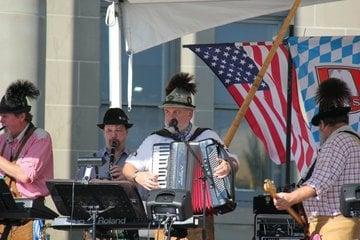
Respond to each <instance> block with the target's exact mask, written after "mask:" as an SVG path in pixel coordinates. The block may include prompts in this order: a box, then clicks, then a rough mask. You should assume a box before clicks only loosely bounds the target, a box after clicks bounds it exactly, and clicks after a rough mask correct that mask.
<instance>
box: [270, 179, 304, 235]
mask: <svg viewBox="0 0 360 240" xmlns="http://www.w3.org/2000/svg"><path fill="white" fill-rule="evenodd" d="M264 191H265V192H267V193H268V194H270V196H271V198H272V199H274V198H275V194H276V186H275V184H274V182H273V181H272V180H270V179H265V180H264ZM286 211H287V212H288V213H289V214H290V216H291V217H292V218H293V219H294V220H295V221H296V223H297V224H299V225H300V226H302V227H303V228H304V232H305V236H306V239H309V233H308V224H307V222H306V221H305V219H304V218H303V217H301V216H300V214H299V213H297V212H296V211H295V210H294V209H293V208H291V207H289V208H288V209H286Z"/></svg>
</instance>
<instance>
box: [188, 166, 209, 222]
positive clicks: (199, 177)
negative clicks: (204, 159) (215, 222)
mask: <svg viewBox="0 0 360 240" xmlns="http://www.w3.org/2000/svg"><path fill="white" fill-rule="evenodd" d="M203 178H204V174H203V170H202V168H201V167H200V164H199V162H195V166H194V176H193V186H192V187H193V189H192V195H191V198H192V207H193V213H194V214H202V213H203V208H204V200H203V196H204V194H203V191H204V189H203ZM205 186H206V187H205V200H206V203H205V206H206V214H211V215H212V214H213V213H214V212H213V209H212V205H211V197H210V193H209V184H208V183H207V181H205Z"/></svg>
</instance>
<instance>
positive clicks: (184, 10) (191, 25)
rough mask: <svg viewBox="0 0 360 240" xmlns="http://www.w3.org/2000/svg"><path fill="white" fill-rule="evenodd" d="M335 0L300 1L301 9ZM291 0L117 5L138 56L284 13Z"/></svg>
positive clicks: (150, 0)
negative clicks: (211, 30) (188, 36)
mask: <svg viewBox="0 0 360 240" xmlns="http://www.w3.org/2000/svg"><path fill="white" fill-rule="evenodd" d="M331 1H336V0H302V6H308V5H313V4H320V3H325V2H331ZM292 4H293V0H236V1H234V0H233V1H229V0H128V1H125V2H122V3H120V7H121V13H122V17H121V18H122V19H121V21H122V32H123V33H124V34H125V39H126V43H127V46H128V51H130V52H131V53H137V52H140V51H143V50H145V49H148V48H151V47H154V46H156V45H159V44H162V43H164V42H167V41H170V40H173V39H176V38H178V37H181V36H184V35H186V34H190V33H194V32H198V31H202V30H205V29H209V28H213V27H216V26H221V25H224V24H227V23H231V22H235V21H241V20H244V19H249V18H253V17H257V16H262V15H268V14H272V13H276V12H281V11H286V10H288V9H290V8H291V6H292Z"/></svg>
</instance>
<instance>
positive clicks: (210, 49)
mask: <svg viewBox="0 0 360 240" xmlns="http://www.w3.org/2000/svg"><path fill="white" fill-rule="evenodd" d="M184 47H187V48H189V49H190V50H192V51H193V52H194V53H195V54H196V55H197V56H199V57H200V58H201V59H202V60H203V61H204V62H205V63H206V64H207V65H208V66H209V67H210V69H211V70H212V71H213V72H214V73H215V75H216V76H217V77H218V78H219V79H220V80H221V82H222V83H223V85H224V86H225V88H226V89H227V90H228V92H229V93H230V94H231V96H232V97H233V99H234V100H235V102H236V103H237V104H238V105H239V106H241V105H242V103H243V102H244V99H245V97H246V96H247V93H248V92H249V90H250V88H251V85H252V83H253V82H254V80H255V77H256V75H257V74H258V72H259V69H260V67H261V66H262V64H263V61H264V60H265V58H266V56H267V54H268V53H269V51H270V49H271V45H269V44H268V43H264V42H262V43H229V44H198V45H186V46H184ZM287 79H288V51H287V49H286V48H285V46H283V45H281V46H280V48H279V50H278V51H277V53H276V54H275V57H274V59H273V60H272V62H271V64H270V66H269V68H268V70H267V72H266V74H265V76H264V78H263V81H262V82H261V84H260V86H259V88H258V90H257V92H256V94H255V97H254V99H253V101H252V102H251V103H250V106H249V109H248V110H247V112H246V114H245V118H246V120H247V122H248V124H249V126H250V128H251V129H252V131H253V132H254V134H255V135H256V136H257V137H258V138H259V139H260V140H261V141H262V143H263V144H264V146H265V148H266V150H267V152H268V154H269V156H270V158H271V160H272V161H274V162H275V163H277V164H281V163H284V162H285V159H286V113H287V103H286V102H287V101H286V89H285V87H284V83H286V82H287ZM293 87H294V88H296V82H295V83H294V84H293ZM295 92H296V91H295ZM291 124H292V126H291V160H294V161H296V163H297V167H298V170H299V171H300V172H301V173H302V172H303V171H306V169H307V168H308V166H310V165H311V162H312V161H313V159H314V156H315V150H314V149H313V145H314V144H313V140H312V137H311V133H310V130H309V128H308V126H307V125H306V123H305V121H304V119H303V117H302V115H301V111H300V106H299V103H298V98H297V97H296V94H295V95H294V97H293V101H292V121H291Z"/></svg>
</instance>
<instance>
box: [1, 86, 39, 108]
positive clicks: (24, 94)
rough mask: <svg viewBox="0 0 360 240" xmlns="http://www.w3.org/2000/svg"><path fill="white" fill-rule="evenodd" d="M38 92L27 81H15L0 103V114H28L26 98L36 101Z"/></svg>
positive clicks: (28, 106)
mask: <svg viewBox="0 0 360 240" xmlns="http://www.w3.org/2000/svg"><path fill="white" fill-rule="evenodd" d="M39 95H40V91H39V90H38V89H37V88H36V87H35V85H34V84H33V83H32V82H30V81H27V80H17V81H16V82H14V83H12V84H11V85H10V86H9V87H8V89H7V90H6V93H5V95H4V96H3V97H2V98H1V101H0V113H22V112H30V110H31V106H30V105H28V101H27V98H29V99H36V98H37V97H38V96H39Z"/></svg>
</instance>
